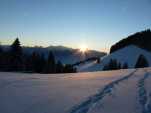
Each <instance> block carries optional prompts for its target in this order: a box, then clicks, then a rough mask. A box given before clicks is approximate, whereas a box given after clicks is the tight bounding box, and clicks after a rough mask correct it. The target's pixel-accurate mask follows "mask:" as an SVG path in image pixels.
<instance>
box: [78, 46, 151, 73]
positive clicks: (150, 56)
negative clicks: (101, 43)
mask: <svg viewBox="0 0 151 113" xmlns="http://www.w3.org/2000/svg"><path fill="white" fill-rule="evenodd" d="M141 54H142V55H144V56H145V58H146V59H147V61H148V63H149V66H151V53H150V52H148V51H146V50H144V49H141V48H139V47H137V46H134V45H130V46H127V47H125V48H122V49H120V50H118V51H116V52H113V53H111V54H109V55H106V56H104V57H102V58H101V62H100V64H97V63H92V62H91V64H92V65H89V64H90V63H88V64H85V65H81V66H79V67H78V68H77V69H78V71H79V72H87V71H88V72H89V71H90V72H91V71H100V70H102V69H103V67H104V66H105V65H106V64H108V63H109V61H110V59H116V60H117V62H120V63H121V65H123V64H124V63H127V64H128V67H129V68H134V66H135V64H136V62H137V59H138V57H139V55H141ZM87 65H88V66H87Z"/></svg>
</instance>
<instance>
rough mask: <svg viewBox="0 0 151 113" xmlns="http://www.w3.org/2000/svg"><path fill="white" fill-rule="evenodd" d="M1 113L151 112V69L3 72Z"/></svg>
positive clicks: (1, 80)
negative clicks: (80, 71) (57, 73)
mask: <svg viewBox="0 0 151 113" xmlns="http://www.w3.org/2000/svg"><path fill="white" fill-rule="evenodd" d="M0 113H151V68H146V69H137V70H136V69H129V70H118V71H104V72H89V73H76V74H61V75H55V74H54V75H50V74H23V73H22V74H21V73H5V72H1V73H0Z"/></svg>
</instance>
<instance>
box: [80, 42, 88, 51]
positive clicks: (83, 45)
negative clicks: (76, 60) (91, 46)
mask: <svg viewBox="0 0 151 113" xmlns="http://www.w3.org/2000/svg"><path fill="white" fill-rule="evenodd" d="M79 50H80V51H81V52H82V53H85V52H86V51H88V46H87V45H86V44H82V45H81V46H80V47H79Z"/></svg>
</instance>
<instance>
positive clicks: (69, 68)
mask: <svg viewBox="0 0 151 113" xmlns="http://www.w3.org/2000/svg"><path fill="white" fill-rule="evenodd" d="M63 72H64V73H75V72H76V68H74V67H73V66H72V65H70V64H66V65H65V66H64V70H63Z"/></svg>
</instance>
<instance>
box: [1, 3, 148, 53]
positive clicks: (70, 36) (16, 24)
mask: <svg viewBox="0 0 151 113" xmlns="http://www.w3.org/2000/svg"><path fill="white" fill-rule="evenodd" d="M147 28H151V0H0V41H1V43H2V44H10V43H12V41H13V40H14V39H15V38H16V37H19V38H20V40H21V42H22V43H23V44H24V45H30V46H34V45H41V46H49V45H64V46H68V47H75V48H77V47H79V46H80V45H82V44H86V45H87V46H88V47H89V48H90V49H96V50H100V51H101V50H102V51H108V50H109V48H110V46H111V45H112V44H114V43H115V42H117V41H119V40H120V39H122V38H124V37H126V36H128V35H129V34H132V33H135V32H137V31H142V30H144V29H147Z"/></svg>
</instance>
